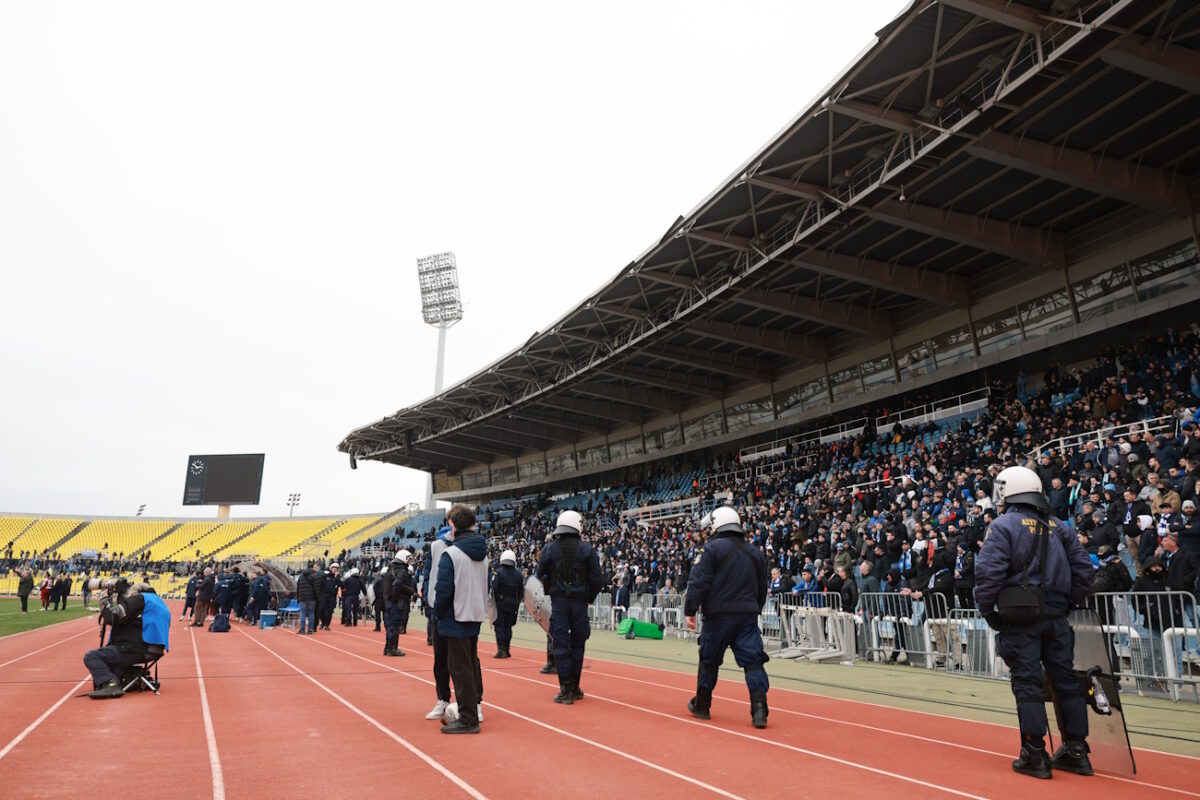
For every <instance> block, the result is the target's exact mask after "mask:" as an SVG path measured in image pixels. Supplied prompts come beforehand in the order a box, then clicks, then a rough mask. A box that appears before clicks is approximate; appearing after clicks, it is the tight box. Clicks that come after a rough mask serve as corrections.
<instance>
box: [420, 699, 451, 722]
mask: <svg viewBox="0 0 1200 800" xmlns="http://www.w3.org/2000/svg"><path fill="white" fill-rule="evenodd" d="M448 705H450V704H449V703H447V702H446V701H445V700H438V701H437V705H436V706H434V707H433V710H432V711H430V712H429V713H428V714H426V715H425V719H441V718H442V715H443V714H445V713H446V706H448Z"/></svg>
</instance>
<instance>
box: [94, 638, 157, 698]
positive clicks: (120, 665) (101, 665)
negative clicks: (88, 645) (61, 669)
mask: <svg viewBox="0 0 1200 800" xmlns="http://www.w3.org/2000/svg"><path fill="white" fill-rule="evenodd" d="M144 658H145V656H140V655H138V654H136V653H123V652H121V650H120V648H118V647H114V646H112V645H108V646H107V647H99V648H96V649H95V650H88V651H87V652H86V653H84V654H83V665H84V666H85V667H87V668H88V672H90V673H92V688H94V689H99V688H100V687H101V686H103V685H104V684H106V683H108V682H109V681H111V680H113V679H115V678H116V677H117V676H116V674H115V673H117V672H119V671H121V670H123V669H125V667H131V666H133V665H134V664H136V663H138V662H139V661H142V660H143V659H144Z"/></svg>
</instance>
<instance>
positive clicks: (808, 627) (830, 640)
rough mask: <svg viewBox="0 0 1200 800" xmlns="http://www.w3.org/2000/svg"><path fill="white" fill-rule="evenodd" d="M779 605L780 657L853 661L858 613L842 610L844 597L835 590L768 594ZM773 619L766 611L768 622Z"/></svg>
mask: <svg viewBox="0 0 1200 800" xmlns="http://www.w3.org/2000/svg"><path fill="white" fill-rule="evenodd" d="M772 600H774V601H775V603H776V609H777V614H776V616H777V620H778V622H777V625H778V628H777V637H769V638H778V640H779V650H778V651H776V655H778V656H779V657H780V658H804V659H808V660H810V661H838V662H841V663H850V662H852V661H853V660H854V658H855V656H856V654H857V651H858V641H857V639H858V637H857V631H856V625H855V615H854V614H853V613H851V612H848V611H843V610H842V597H841V595H839V594H836V593H832V592H808V593H805V594H783V595H778V596H774V597H771V598H768V608H769V607H770V603H771V601H772ZM769 621H770V618H769V617H767V615H766V613H765V612H764V623H767V622H769Z"/></svg>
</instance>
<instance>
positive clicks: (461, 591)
mask: <svg viewBox="0 0 1200 800" xmlns="http://www.w3.org/2000/svg"><path fill="white" fill-rule="evenodd" d="M447 516H448V517H449V519H450V524H451V525H453V526H454V538H453V541H452V543H451V544H450V546H449V547H447V548H446V549H445V551H444V552H443V553H442V557H441V559H440V560H439V561H438V565H437V580H436V581H435V583H434V607H433V615H434V619H435V620H436V625H437V633H438V636H440V637H442V638H444V639H445V640H446V667H447V669H448V670H449V672H450V679H451V681H453V682H454V697H455V700H456V702H457V703H458V718H457V719H455V720H453V721H450V722H448V723H447V724H445V725H443V726H442V733H479V723H480V722H481V721H482V716H483V714H482V702H483V673H482V670H481V669H480V665H479V652H478V650H479V627H480V624H481V623H482V622H483V620H484V619H485V618H486V617H487V593H488V579H487V577H488V557H487V543H486V542H485V541H484V540H483V537H482V536H480V535H479V534H477V533H476V532H475V513H474V512H473V511H471V509H469V508H467V507H466V506H464V505H462V504H457V505H455V506H453V507H452V508H451V509H450V513H449V514H447Z"/></svg>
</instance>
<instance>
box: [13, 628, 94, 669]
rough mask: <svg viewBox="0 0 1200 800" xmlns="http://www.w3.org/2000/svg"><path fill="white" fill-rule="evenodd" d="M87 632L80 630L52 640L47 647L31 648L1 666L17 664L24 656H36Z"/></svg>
mask: <svg viewBox="0 0 1200 800" xmlns="http://www.w3.org/2000/svg"><path fill="white" fill-rule="evenodd" d="M85 633H88V631H80V632H79V633H76V634H74V635H72V636H68V637H67V638H65V639H59V640H58V641H57V642H51V643H50V644H48V645H46V646H45V647H39V648H38V649H37V650H31V651H30V652H28V653H26V654H25V655H23V656H17V657H16V658H10V659H9V660H8V661H5V662H4V663H3V664H0V667H7V666H8V665H9V664H15V663H17V662H18V661H20V660H21V659H23V658H29V657H30V656H36V655H37V654H38V653H40V652H42V651H43V650H49V649H50V648H51V647H57V646H58V645H60V644H62V643H63V642H69V641H71V640H72V639H77V638H79V637H80V636H83V635H84V634H85Z"/></svg>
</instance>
